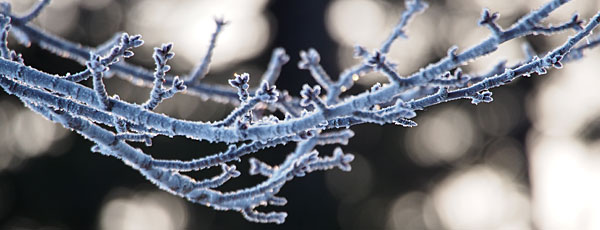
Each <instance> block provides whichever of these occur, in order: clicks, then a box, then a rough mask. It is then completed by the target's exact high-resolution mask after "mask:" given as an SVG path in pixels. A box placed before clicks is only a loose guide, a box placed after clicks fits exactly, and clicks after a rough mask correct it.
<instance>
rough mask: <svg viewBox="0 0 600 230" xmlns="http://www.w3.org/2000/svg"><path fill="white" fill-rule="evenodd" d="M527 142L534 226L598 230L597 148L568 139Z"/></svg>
mask: <svg viewBox="0 0 600 230" xmlns="http://www.w3.org/2000/svg"><path fill="white" fill-rule="evenodd" d="M530 140H531V141H530V143H529V145H530V146H529V147H530V148H531V177H532V185H533V186H532V187H533V207H534V221H535V223H536V224H537V225H538V227H539V228H541V229H598V227H600V197H599V196H598V194H600V182H599V181H598V178H600V168H599V167H598V166H599V165H600V156H599V155H598V152H599V150H600V149H599V148H597V147H596V148H590V147H586V146H585V145H583V144H582V143H580V142H579V141H578V140H575V139H572V138H568V137H561V138H553V137H548V136H538V137H532V138H530Z"/></svg>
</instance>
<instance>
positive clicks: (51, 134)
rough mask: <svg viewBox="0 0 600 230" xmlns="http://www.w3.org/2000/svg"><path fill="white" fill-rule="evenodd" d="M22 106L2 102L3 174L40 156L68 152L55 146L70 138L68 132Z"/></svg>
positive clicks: (0, 166)
mask: <svg viewBox="0 0 600 230" xmlns="http://www.w3.org/2000/svg"><path fill="white" fill-rule="evenodd" d="M19 106H21V107H17V106H16V105H15V104H14V103H12V102H10V101H8V100H2V101H0V108H2V109H1V110H0V137H2V138H0V149H1V150H2V151H0V170H2V169H6V168H9V167H12V168H15V167H17V166H18V163H19V162H20V161H21V160H24V159H27V158H31V157H36V156H39V155H40V154H44V153H46V154H54V155H56V154H60V153H62V152H64V151H65V149H64V148H57V146H56V145H55V144H56V143H57V141H59V140H61V139H63V138H64V137H66V136H67V135H68V134H69V132H68V131H67V130H66V129H64V128H63V127H62V126H60V125H58V124H55V123H53V122H51V121H48V120H46V119H45V118H43V117H42V116H40V115H38V114H37V113H35V112H33V111H31V110H29V109H27V108H24V107H22V105H19ZM62 147H64V146H62Z"/></svg>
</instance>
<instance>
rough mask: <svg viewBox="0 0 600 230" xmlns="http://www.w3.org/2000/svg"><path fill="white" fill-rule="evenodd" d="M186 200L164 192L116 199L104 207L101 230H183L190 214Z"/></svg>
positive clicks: (101, 216) (101, 213) (101, 214)
mask: <svg viewBox="0 0 600 230" xmlns="http://www.w3.org/2000/svg"><path fill="white" fill-rule="evenodd" d="M184 202H185V201H184V200H183V199H181V198H179V197H176V196H173V195H170V194H167V193H165V192H140V193H137V194H135V195H129V196H121V197H116V198H114V199H112V200H109V201H108V202H107V203H105V204H104V206H103V207H102V210H101V212H100V228H101V229H107V230H109V229H110V230H121V229H123V230H125V229H140V230H142V229H143V230H171V229H184V228H186V225H187V218H188V211H187V209H186V206H185V204H184Z"/></svg>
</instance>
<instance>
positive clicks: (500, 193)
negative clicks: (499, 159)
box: [431, 166, 529, 230]
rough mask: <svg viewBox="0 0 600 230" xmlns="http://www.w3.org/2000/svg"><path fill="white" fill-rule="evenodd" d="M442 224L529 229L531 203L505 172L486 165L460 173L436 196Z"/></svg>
mask: <svg viewBox="0 0 600 230" xmlns="http://www.w3.org/2000/svg"><path fill="white" fill-rule="evenodd" d="M431 199H433V204H434V207H435V210H436V212H437V214H438V215H439V218H440V220H441V222H442V224H443V225H444V226H445V227H446V228H448V229H490V230H491V229H526V228H528V226H529V201H528V197H527V195H526V194H525V193H524V192H523V191H521V189H520V186H519V185H518V184H515V183H514V182H512V181H511V180H509V179H508V178H507V177H506V175H504V174H503V173H502V172H501V171H497V170H494V169H492V168H489V167H485V166H475V167H473V168H470V169H467V170H464V171H459V172H456V173H454V174H453V175H451V176H449V177H448V178H446V179H445V180H444V181H442V182H441V183H440V184H439V185H438V186H437V188H436V189H435V191H434V192H433V194H432V197H431Z"/></svg>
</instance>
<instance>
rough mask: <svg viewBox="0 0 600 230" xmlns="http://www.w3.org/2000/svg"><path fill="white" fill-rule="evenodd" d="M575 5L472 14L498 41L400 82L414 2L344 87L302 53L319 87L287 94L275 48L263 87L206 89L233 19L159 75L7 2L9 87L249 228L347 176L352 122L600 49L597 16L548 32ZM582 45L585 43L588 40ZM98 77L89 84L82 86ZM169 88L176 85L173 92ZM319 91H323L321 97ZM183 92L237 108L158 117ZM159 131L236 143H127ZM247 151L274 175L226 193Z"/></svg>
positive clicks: (283, 57) (407, 114)
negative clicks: (122, 86) (391, 55)
mask: <svg viewBox="0 0 600 230" xmlns="http://www.w3.org/2000/svg"><path fill="white" fill-rule="evenodd" d="M566 2H567V1H565V0H552V1H549V2H548V3H547V4H545V5H543V6H542V7H541V8H539V9H537V10H533V11H531V12H530V13H528V14H527V15H525V16H523V17H522V18H521V19H519V20H518V21H517V22H516V23H514V24H513V25H511V26H510V27H506V28H501V27H500V26H499V25H498V24H496V20H497V19H498V17H499V14H498V13H493V11H491V10H489V9H484V10H483V13H482V15H481V18H480V19H479V20H477V18H473V25H474V26H475V25H477V24H479V25H481V26H486V27H488V28H489V29H490V31H491V34H490V36H489V37H488V38H487V39H485V40H483V41H482V42H480V43H478V44H474V45H473V46H472V47H469V48H466V49H459V47H457V46H452V47H450V48H449V49H448V52H447V55H446V57H444V58H442V59H440V60H439V61H437V62H433V63H430V64H429V65H427V66H425V67H423V68H421V69H419V70H418V71H416V72H414V73H412V74H409V75H407V76H401V75H400V74H399V73H398V72H397V71H396V68H395V67H396V64H394V63H393V62H391V61H390V60H388V56H387V55H386V54H387V53H388V52H389V50H390V47H391V45H392V43H393V42H394V41H395V40H397V38H399V37H407V35H406V32H405V27H406V25H407V24H408V22H409V21H410V20H411V19H412V18H413V17H414V16H415V15H416V14H418V13H421V12H423V11H424V10H425V9H426V8H427V7H428V4H427V3H425V2H423V1H420V0H406V1H405V6H406V9H405V11H404V13H402V15H401V19H400V21H399V22H398V24H397V25H396V27H395V28H394V29H393V30H392V31H391V33H390V36H389V37H388V39H386V40H385V41H384V42H383V44H382V46H381V48H379V49H376V50H373V51H372V52H369V51H367V49H366V48H364V47H362V46H356V48H355V56H356V57H357V58H361V59H362V60H363V62H361V63H359V64H357V65H356V66H352V67H349V68H348V69H346V70H345V71H343V72H342V74H341V75H340V76H339V77H338V78H337V80H334V79H332V78H331V77H330V76H329V75H328V74H327V72H326V71H325V69H323V67H322V66H321V65H320V64H319V61H320V56H319V53H318V52H317V51H316V50H315V49H309V50H308V51H302V52H301V53H300V57H301V61H300V63H299V64H298V67H300V68H301V69H307V70H309V71H310V72H311V75H312V76H313V77H314V78H315V80H316V82H317V83H318V85H314V86H309V85H308V84H305V85H304V86H303V87H302V90H301V92H300V93H299V95H289V93H287V91H285V90H282V91H280V90H281V89H278V88H276V86H275V83H276V81H277V79H278V77H279V73H280V72H281V68H282V66H283V65H284V64H285V63H287V62H288V61H289V56H288V55H287V54H286V53H285V51H284V50H283V48H277V49H275V50H274V51H273V54H272V57H271V61H270V63H269V65H268V68H267V71H266V72H265V74H264V75H263V76H262V78H261V83H260V84H259V85H258V86H255V87H254V88H252V87H251V86H250V82H249V79H250V75H249V74H247V73H244V74H240V75H238V74H236V75H235V77H234V79H231V80H229V84H230V86H232V87H229V86H224V85H211V84H207V83H204V82H201V81H200V80H201V79H202V78H204V77H205V76H206V74H207V73H208V69H209V65H210V62H211V59H212V54H213V51H214V48H215V46H216V40H217V37H218V35H219V34H220V32H221V30H222V28H223V26H224V25H226V23H227V22H225V21H224V20H223V19H216V20H215V23H216V30H215V31H214V33H213V34H212V36H211V38H210V41H209V48H208V51H207V53H206V55H205V56H204V58H203V60H202V61H201V62H200V63H199V64H198V66H197V67H195V68H194V69H193V70H192V71H190V74H189V75H188V76H182V77H177V76H172V75H169V74H168V73H167V72H168V71H169V70H170V66H169V65H168V64H167V61H169V60H170V59H172V58H173V57H174V55H175V54H174V53H173V52H172V47H173V45H172V44H170V43H168V44H163V45H162V46H160V47H157V48H155V49H154V54H153V58H154V62H155V69H154V70H148V69H144V68H142V67H140V66H136V65H133V64H130V63H128V62H126V61H124V60H122V59H125V58H129V57H131V56H133V54H134V53H133V48H136V47H140V46H141V45H142V44H143V41H142V40H141V36H140V35H134V36H130V35H128V34H126V33H124V34H119V35H116V36H115V37H113V38H112V39H110V40H109V41H107V42H105V43H104V44H102V45H101V46H99V47H86V46H82V45H79V44H76V43H73V42H70V41H67V40H65V39H63V38H61V37H58V36H56V35H53V34H50V33H47V32H45V31H43V30H41V29H40V28H38V27H36V26H35V25H32V24H31V23H29V22H30V21H31V20H32V19H33V18H35V17H36V16H38V15H39V14H40V12H41V11H42V10H43V8H44V7H45V6H47V5H48V4H49V3H50V1H48V0H43V1H40V2H39V4H37V5H36V6H35V7H34V8H32V10H31V11H30V13H27V14H25V15H24V16H15V15H14V14H13V13H12V12H11V7H10V4H7V3H4V4H2V5H1V8H2V9H1V11H0V13H1V14H2V15H1V16H0V30H2V31H0V54H1V56H2V58H0V86H1V87H2V89H3V90H4V91H5V92H7V93H8V94H11V95H14V96H16V97H18V98H19V99H20V100H21V101H23V103H24V104H25V106H27V107H28V108H30V109H32V110H33V111H35V112H37V113H39V114H40V115H41V116H43V117H45V118H47V119H48V120H51V121H54V122H56V123H59V124H61V125H63V126H64V127H65V128H68V129H71V130H73V131H75V132H77V133H79V134H80V135H81V136H83V137H85V138H86V139H88V140H90V141H92V142H93V143H94V144H95V145H94V147H93V148H92V151H94V152H98V153H101V154H103V155H106V156H110V157H115V158H117V159H120V160H122V161H123V162H124V163H125V164H127V165H128V166H130V167H131V168H132V169H134V170H137V171H139V172H140V173H141V174H142V175H143V176H144V177H146V178H147V179H148V180H149V181H151V182H152V183H154V184H156V186H158V187H159V188H160V189H163V190H165V191H168V192H170V193H172V194H174V195H176V196H180V197H182V198H185V199H187V200H189V201H190V202H193V203H198V204H202V205H206V206H209V207H212V208H214V209H216V210H233V211H237V212H240V213H241V214H242V216H243V217H244V218H246V219H247V220H249V221H253V222H259V223H278V224H281V223H283V222H284V221H285V218H286V216H287V213H285V212H282V211H275V212H268V213H265V212H261V211H258V210H257V209H256V208H257V207H259V206H264V205H273V206H283V205H285V204H286V203H287V200H286V199H285V198H283V197H278V196H276V195H277V194H278V192H279V191H280V190H281V188H282V187H283V186H284V185H285V184H286V182H288V181H290V180H292V179H294V178H297V177H303V176H305V175H306V174H308V173H311V172H314V171H319V170H330V169H334V168H338V169H340V170H343V171H350V170H351V162H352V161H353V159H354V155H352V154H349V153H344V152H343V151H342V148H340V147H339V146H340V145H346V144H347V143H348V141H349V139H350V138H352V136H353V135H354V133H353V132H352V131H351V130H350V127H352V126H354V125H359V124H363V123H373V124H380V125H384V124H388V123H392V124H396V125H400V126H403V127H413V126H416V125H417V123H415V122H414V121H412V120H411V119H412V118H414V117H416V116H417V112H418V111H419V110H423V109H424V108H427V107H430V106H433V105H436V104H440V103H445V102H448V101H452V100H457V99H468V100H471V103H473V104H479V103H482V102H485V103H489V102H492V101H493V98H492V92H491V90H492V89H494V88H496V87H500V86H502V85H504V84H507V83H509V82H511V81H513V80H514V79H516V78H518V77H521V76H530V75H531V74H533V73H537V74H544V73H546V72H547V71H548V70H549V69H551V68H557V69H560V68H561V67H562V66H563V65H564V64H565V63H567V62H568V61H573V60H577V59H580V58H582V57H583V51H584V50H587V49H591V48H594V47H595V46H597V45H598V44H600V39H599V37H595V38H589V39H588V36H589V35H590V34H591V33H592V31H593V30H594V29H595V28H596V27H597V26H598V24H599V23H600V13H598V14H596V15H595V16H594V17H593V18H591V19H590V20H589V21H588V22H587V24H585V23H584V22H583V21H582V20H580V19H579V16H578V15H576V14H575V15H574V16H573V17H572V18H571V20H570V21H568V22H565V23H563V24H560V25H558V26H552V25H550V26H545V25H541V23H540V22H541V21H542V20H543V19H544V18H546V17H547V16H548V15H549V14H550V13H551V12H553V11H554V10H556V9H557V8H559V7H560V6H562V5H563V4H565V3H566ZM567 30H573V31H574V35H573V36H571V37H569V39H568V40H567V41H565V43H564V44H563V45H560V46H557V47H555V49H554V50H552V51H551V52H548V53H547V54H545V55H539V56H537V55H536V54H535V53H533V52H532V51H527V54H528V55H527V56H528V57H527V58H526V59H525V60H523V61H522V62H520V63H518V64H516V65H514V66H506V61H503V60H500V61H498V63H497V64H496V66H494V68H492V69H491V70H490V71H489V72H488V73H485V74H482V75H470V74H466V73H463V71H462V70H461V69H460V68H458V67H459V66H462V65H467V64H468V63H469V62H470V61H472V60H475V59H478V58H480V57H482V56H485V55H487V54H489V53H492V52H494V51H496V50H497V49H498V46H499V45H500V44H502V43H504V42H506V41H509V40H513V39H515V38H519V37H522V36H527V35H534V34H544V35H552V34H554V33H556V32H562V31H567ZM8 34H11V35H13V36H15V38H17V41H19V42H20V43H22V44H25V45H29V43H36V44H38V45H39V46H40V47H42V48H44V49H47V50H49V51H51V52H54V53H56V54H58V55H61V57H64V58H70V59H73V60H75V61H78V62H80V63H81V64H82V65H83V66H84V69H83V70H82V71H81V72H79V73H76V74H73V75H70V74H68V75H66V76H56V75H52V74H48V73H45V72H43V71H40V70H38V69H35V68H33V67H30V66H27V65H25V64H24V63H23V60H22V59H21V57H20V56H19V55H18V54H16V53H15V52H14V51H11V50H10V49H9V48H8V46H7V35H8ZM582 40H584V41H587V43H584V44H580V43H582V42H581V41H582ZM461 50H462V51H461ZM526 50H530V49H526ZM65 54H68V55H65ZM109 71H110V72H111V73H116V74H117V76H121V75H122V76H130V78H131V79H130V78H124V79H127V80H129V81H136V82H143V83H144V85H145V86H147V87H150V88H151V89H152V90H151V92H150V95H149V96H148V97H149V99H148V100H147V101H146V102H145V103H143V104H141V105H139V104H135V103H131V102H127V101H124V100H121V99H120V98H119V97H118V95H114V96H109V95H108V93H107V90H106V86H105V84H104V77H105V76H106V74H107V73H108V72H109ZM369 72H380V73H382V74H384V75H385V76H387V77H388V79H389V83H388V84H384V85H382V84H380V83H377V84H375V85H373V87H371V89H369V90H367V91H365V92H362V93H358V94H355V95H349V96H342V93H343V92H344V91H346V90H348V89H349V88H350V87H352V86H353V82H354V81H355V80H356V79H357V78H359V77H361V76H362V75H364V74H366V73H369ZM89 77H91V78H92V87H87V86H85V85H83V84H81V83H79V82H80V81H83V80H86V79H87V78H89ZM164 84H168V85H170V88H168V89H167V88H165V87H164ZM322 89H323V90H325V91H326V93H325V94H324V95H322V94H321V93H322V92H321V90H322ZM179 92H182V93H186V94H189V95H192V96H198V97H200V98H203V99H212V100H215V101H218V102H223V103H230V104H233V105H235V106H236V107H235V108H234V109H233V110H232V111H231V113H230V114H229V115H227V116H226V117H224V118H223V119H222V120H218V121H212V122H210V121H208V122H207V121H188V120H182V119H177V118H173V117H170V116H168V115H165V114H160V113H156V112H154V111H153V110H154V108H156V106H158V105H159V103H161V102H162V101H163V100H165V99H168V98H170V97H172V96H173V95H174V94H175V93H179ZM260 105H262V107H261V106H260ZM265 106H266V107H269V108H272V110H270V111H271V112H273V113H269V111H267V112H264V111H261V112H257V111H255V110H257V108H259V107H260V108H264V107H265ZM277 111H279V112H281V114H285V118H280V117H277V116H275V114H274V113H275V112H277ZM156 136H168V137H174V136H182V137H186V138H189V139H193V140H206V141H210V142H220V143H226V144H228V148H227V150H225V151H222V152H218V153H213V154H208V155H206V154H205V155H206V156H204V157H200V158H196V159H191V160H179V159H156V158H154V157H152V156H151V155H150V154H147V153H145V152H143V151H142V150H140V149H137V148H134V147H132V146H131V145H130V144H129V143H128V142H144V143H146V145H148V146H151V145H152V138H154V137H156ZM287 144H295V146H296V149H295V150H294V151H293V152H291V153H287V157H286V159H285V160H284V161H283V162H282V163H280V164H278V165H269V164H267V163H264V162H262V161H260V160H259V159H257V158H256V157H257V156H258V154H256V153H257V152H259V151H261V150H263V149H266V148H273V147H275V146H278V145H287ZM318 145H336V146H338V147H336V148H335V150H334V151H333V153H331V154H327V153H320V152H318V151H316V150H315V147H316V146H318ZM248 155H250V156H251V157H249V159H248V161H249V162H250V166H251V167H250V172H249V174H251V175H257V174H258V175H262V176H264V177H265V180H264V181H262V182H261V183H259V184H256V185H254V186H251V187H248V188H244V189H240V190H235V191H221V190H220V187H221V185H223V184H224V183H227V182H229V181H232V180H234V178H236V177H238V176H239V175H240V174H241V172H239V171H237V170H236V165H235V162H236V161H239V160H242V159H243V158H244V157H247V156H248ZM217 166H218V167H220V168H221V173H220V174H218V175H216V176H214V177H212V178H207V179H204V180H196V179H195V178H191V177H189V176H187V175H184V174H182V173H183V172H188V171H199V170H204V169H207V168H211V167H217Z"/></svg>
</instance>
